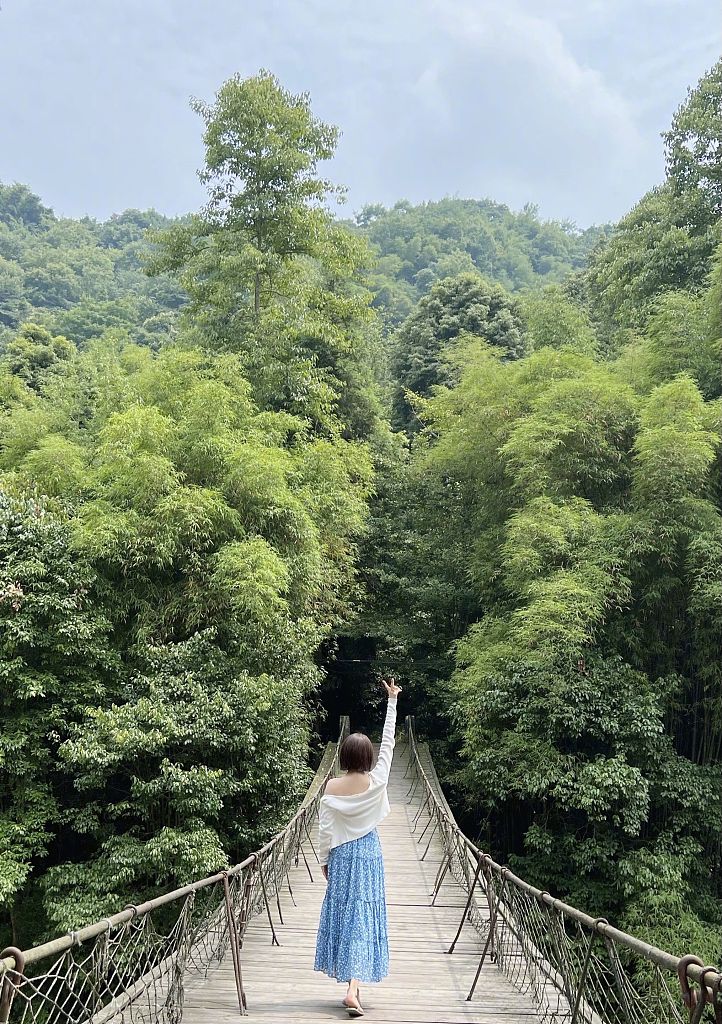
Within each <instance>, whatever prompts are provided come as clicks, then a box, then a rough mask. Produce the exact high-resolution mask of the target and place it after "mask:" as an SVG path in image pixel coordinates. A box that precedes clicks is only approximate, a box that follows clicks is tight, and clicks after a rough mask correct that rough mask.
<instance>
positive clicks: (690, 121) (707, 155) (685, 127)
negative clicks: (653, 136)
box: [664, 60, 722, 223]
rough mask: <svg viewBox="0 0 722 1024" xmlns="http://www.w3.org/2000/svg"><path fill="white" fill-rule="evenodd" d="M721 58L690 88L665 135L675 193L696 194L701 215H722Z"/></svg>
mask: <svg viewBox="0 0 722 1024" xmlns="http://www.w3.org/2000/svg"><path fill="white" fill-rule="evenodd" d="M721 139H722V60H719V61H717V63H716V64H715V65H714V67H713V68H711V69H710V71H708V72H707V74H706V75H704V76H703V77H702V79H701V80H700V81H699V83H698V84H697V86H696V88H694V89H690V90H688V93H687V98H686V100H685V101H684V103H683V104H682V105H681V106H680V108H679V110H678V111H677V112H676V114H675V115H674V119H673V121H672V126H671V128H670V129H669V131H668V132H666V133H665V135H664V141H665V146H666V153H667V174H668V176H669V180H670V182H671V183H672V186H673V188H674V191H675V194H676V195H678V196H679V195H689V194H690V193H694V194H696V195H697V197H698V201H699V218H700V219H701V220H706V221H707V222H709V223H714V221H715V220H717V218H719V216H720V215H722V142H721V141H720V140H721Z"/></svg>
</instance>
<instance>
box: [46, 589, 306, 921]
mask: <svg viewBox="0 0 722 1024" xmlns="http://www.w3.org/2000/svg"><path fill="white" fill-rule="evenodd" d="M249 613H250V614H254V613H255V609H252V608H251V609H249ZM128 690H129V693H130V695H132V698H131V699H129V700H127V701H125V702H124V703H122V704H112V705H110V706H105V707H92V708H90V709H89V711H88V714H87V717H86V719H85V721H84V722H83V724H82V727H77V728H76V729H75V730H74V734H73V735H72V736H71V738H69V739H68V740H67V741H66V742H65V743H64V745H63V746H62V748H61V751H60V753H61V757H62V759H63V762H64V764H65V766H66V768H67V770H68V771H69V773H70V774H72V776H73V777H74V779H75V785H76V788H77V789H78V791H79V796H80V799H81V800H82V811H81V812H80V813H79V814H78V815H77V818H76V828H78V830H79V831H80V832H81V833H82V834H84V835H85V837H86V841H87V840H92V841H93V843H94V845H95V847H96V853H95V855H94V856H93V857H92V858H91V859H90V860H89V861H84V862H83V863H81V864H78V863H72V862H70V863H61V864H59V865H57V866H56V867H52V868H50V870H49V871H48V873H47V875H46V877H45V879H44V881H43V887H44V890H45V892H46V899H47V902H48V905H49V908H50V915H51V919H52V921H53V923H54V925H55V926H56V927H57V928H60V929H65V928H69V927H71V926H72V925H73V923H74V922H75V923H77V921H78V919H79V916H78V915H79V912H80V914H81V919H82V920H93V919H95V918H97V917H99V916H102V915H103V914H109V913H112V912H114V911H115V910H116V909H117V907H119V906H122V905H123V902H124V901H126V900H128V899H130V898H131V897H133V896H134V895H135V894H137V893H139V892H146V893H152V892H156V891H158V890H160V891H162V890H163V889H167V888H169V887H170V886H171V885H172V884H173V883H174V882H176V881H178V880H184V879H189V878H202V877H204V876H206V875H208V874H211V873H213V872H214V871H216V870H218V868H219V867H222V866H224V865H226V864H228V863H229V862H230V863H235V862H237V861H238V860H240V859H241V858H242V856H243V855H245V853H246V851H248V850H249V849H253V848H254V847H257V846H259V845H260V844H261V843H262V842H263V841H264V839H265V838H266V837H267V836H268V834H269V833H270V832H271V831H272V830H273V828H274V827H275V825H276V823H277V821H278V820H279V817H283V816H288V815H289V814H290V813H291V812H292V810H293V807H294V803H295V801H297V799H298V796H299V794H300V793H301V792H302V791H303V788H304V786H305V783H306V782H307V774H306V771H305V769H304V755H305V751H306V746H307V743H308V732H307V726H306V721H305V716H304V713H303V711H302V701H301V697H302V692H301V689H300V688H299V685H298V684H296V685H293V683H292V682H291V681H290V680H288V679H284V680H280V679H274V678H273V677H270V676H267V675H261V676H257V677H254V676H251V675H249V674H248V672H247V671H246V670H245V669H244V667H243V661H242V660H241V659H239V658H237V657H234V656H231V655H228V654H227V653H225V652H224V651H222V650H221V649H219V646H218V643H217V642H216V638H215V637H214V635H213V632H212V631H208V632H205V633H197V634H196V635H195V636H194V637H192V638H191V639H190V640H188V641H185V642H183V643H179V644H173V645H170V646H164V647H151V648H149V649H148V650H147V651H146V652H145V653H144V655H143V657H142V660H141V665H140V667H139V670H138V672H137V674H134V675H133V676H131V678H130V679H129V681H128Z"/></svg>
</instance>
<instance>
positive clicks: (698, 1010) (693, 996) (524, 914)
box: [407, 718, 722, 1024]
mask: <svg viewBox="0 0 722 1024" xmlns="http://www.w3.org/2000/svg"><path fill="white" fill-rule="evenodd" d="M407 732H408V743H409V768H408V774H409V778H410V786H409V794H408V795H409V800H410V801H411V800H414V799H418V800H419V808H418V811H417V814H416V820H415V824H414V827H415V830H416V831H417V832H419V835H418V842H419V844H425V850H424V852H423V854H422V857H425V855H426V853H427V852H428V850H429V847H430V845H431V841H432V839H433V838H434V837H436V838H437V839H439V840H440V842H441V845H442V848H443V856H442V860H441V863H440V864H439V869H438V872H437V875H436V880H435V884H434V892H433V898H434V901H435V900H436V898H437V896H438V894H439V891H440V889H441V886H442V884H443V882H444V879H445V878H446V876H447V874H450V875H451V876H452V877H453V878H454V879H455V880H456V882H458V883H459V884H460V885H461V887H462V889H463V890H464V892H465V893H466V896H467V901H466V905H465V908H464V913H463V915H462V918H461V921H460V923H459V927H458V930H457V933H456V936H455V937H454V939H453V941H452V943H451V946H450V949H449V952H450V953H453V951H454V948H455V946H456V943H457V942H458V940H459V936H460V935H461V932H462V928H463V926H464V924H465V922H467V921H469V922H470V923H471V924H472V925H473V926H474V927H475V928H476V929H477V931H478V932H479V933H480V935H481V939H482V942H483V948H482V954H481V958H480V961H479V965H478V969H477V971H476V976H475V978H474V980H473V983H472V985H471V989H470V991H469V994H468V998H469V999H472V998H473V995H474V991H475V989H476V985H477V982H478V980H479V977H480V975H481V971H482V970H483V968H484V965H485V964H487V963H488V964H495V965H496V967H497V968H498V969H499V970H500V971H502V972H503V974H504V975H505V976H506V978H507V979H508V980H509V981H510V982H511V984H512V985H514V987H515V988H517V989H518V990H519V991H521V992H522V993H524V994H526V995H528V996H529V998H530V1000H531V1001H532V1003H533V1005H534V1007H535V1008H536V1010H537V1013H538V1019H539V1020H540V1021H542V1022H545V1024H546V1022H553V1024H561V1022H567V1021H568V1022H570V1024H686V1022H688V1021H691V1022H692V1024H699V1022H715V1024H722V973H721V972H720V970H719V969H717V968H715V967H705V966H704V964H703V963H702V961H701V960H700V959H699V958H698V957H695V956H691V955H690V956H685V957H681V958H680V957H676V956H673V955H672V954H670V953H666V952H664V951H663V950H660V949H656V948H655V947H652V946H649V945H647V944H645V943H643V942H641V941H640V940H639V939H637V938H635V937H634V936H632V935H627V934H626V933H624V932H621V931H619V930H618V929H616V928H613V927H612V926H611V925H610V924H609V923H608V922H607V921H606V920H604V919H602V918H597V919H594V918H591V917H590V916H589V915H587V914H584V913H582V912H581V911H579V910H577V909H576V908H575V907H571V906H569V905H568V904H565V903H563V902H562V901H561V900H558V899H554V898H553V897H552V896H551V895H550V894H549V893H548V892H543V891H541V890H539V889H536V888H534V886H531V885H529V884H528V883H527V882H525V881H524V880H523V879H521V878H519V877H517V876H516V875H515V874H514V873H513V872H512V871H511V870H510V869H509V868H507V867H502V866H501V865H499V864H497V863H496V862H495V861H494V860H493V859H492V858H491V857H490V856H489V854H485V853H484V852H483V851H482V850H480V849H479V848H478V847H477V846H476V845H475V844H474V843H472V842H471V840H470V839H468V838H467V837H466V836H465V835H464V834H463V833H462V832H461V831H460V829H459V827H458V825H457V824H456V821H455V820H454V817H453V815H452V813H451V811H450V810H449V807H448V804H447V803H446V800H445V798H444V795H443V792H442V790H441V787H440V785H439V782H438V779H437V777H436V773H435V771H434V768H433V763H432V762H431V760H430V758H428V757H426V756H424V754H423V753H422V752H420V750H419V746H418V744H417V741H416V737H415V735H414V728H413V719H411V718H409V719H407ZM424 762H425V764H424Z"/></svg>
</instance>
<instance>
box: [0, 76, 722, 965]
mask: <svg viewBox="0 0 722 1024" xmlns="http://www.w3.org/2000/svg"><path fill="white" fill-rule="evenodd" d="M195 109H196V112H197V114H198V116H199V119H200V126H201V131H202V135H203V144H204V150H205V163H204V166H203V168H202V170H201V180H202V181H203V183H204V186H205V188H206V192H207V197H206V203H205V204H204V205H203V207H202V208H201V209H200V210H199V211H197V212H195V213H190V214H188V215H187V216H184V217H181V218H168V217H165V216H162V215H161V214H159V213H157V212H155V211H154V210H146V211H140V210H126V211H125V212H123V213H119V214H117V215H115V216H113V217H111V218H110V219H109V220H107V221H105V222H98V221H95V220H92V219H90V218H84V219H81V220H73V219H68V218H63V217H60V216H57V215H56V214H55V213H54V212H53V210H52V209H51V208H50V207H49V206H47V205H45V197H38V196H36V195H35V194H33V192H32V191H31V190H30V189H29V188H27V187H26V186H24V185H22V184H17V183H16V184H11V183H8V184H2V185H0V674H1V678H2V684H3V685H2V688H1V690H0V701H1V702H2V721H3V727H2V731H1V733H0V939H2V941H3V944H8V943H12V944H13V945H18V946H21V947H27V946H29V945H31V944H32V943H33V942H37V941H41V940H43V939H46V938H48V937H51V936H53V935H55V934H56V933H57V932H59V931H60V932H62V931H66V930H68V929H71V928H77V927H78V926H80V925H82V924H85V923H88V922H90V921H93V920H95V919H97V918H101V917H103V916H105V915H108V914H111V913H113V912H115V911H116V910H117V909H119V908H121V907H123V906H124V905H125V904H126V903H128V902H139V900H140V899H141V898H147V897H149V896H151V895H153V894H157V893H159V892H161V891H163V890H165V889H168V888H171V887H173V886H174V885H176V884H182V883H185V882H186V881H188V880H189V879H190V878H194V877H200V876H203V875H207V874H209V873H211V872H213V871H216V870H218V869H219V868H221V867H223V866H225V865H228V864H231V863H235V862H237V861H239V860H240V859H241V858H242V857H243V856H245V855H246V854H247V853H248V852H249V851H250V850H252V849H254V848H255V847H256V846H258V845H260V844H261V843H262V842H264V841H265V840H266V839H267V837H268V836H269V835H271V834H272V833H273V831H274V830H275V829H276V828H278V827H279V825H280V824H281V823H282V822H283V821H284V820H285V819H286V818H287V817H288V816H289V815H290V813H292V811H293V809H294V807H295V805H296V803H297V801H298V798H299V796H300V795H301V794H302V793H303V791H304V789H305V787H306V785H307V783H308V780H309V778H310V775H311V770H312V767H313V766H314V758H315V757H316V756H317V753H318V750H319V748H320V743H321V740H323V739H326V738H330V737H332V736H333V735H334V734H335V729H336V725H337V720H338V719H337V716H338V714H339V713H340V712H346V713H348V712H350V713H352V715H353V716H354V721H355V722H356V723H357V724H358V725H359V726H362V727H364V726H365V727H367V728H370V729H372V728H374V725H375V723H376V719H377V718H378V715H377V712H376V707H377V705H378V702H379V700H380V695H379V694H378V692H377V690H376V689H375V688H374V675H375V673H376V672H377V671H378V670H388V671H393V672H394V673H396V674H397V675H398V676H399V678H400V680H401V681H402V683H403V686H404V703H405V708H404V711H405V713H412V714H414V715H415V716H416V720H417V727H418V729H419V731H420V732H422V733H423V734H424V735H425V736H426V737H427V738H428V739H429V740H430V742H431V743H432V746H433V750H434V753H435V757H436V759H437V763H438V765H439V766H440V770H441V773H442V776H443V779H442V781H443V783H444V785H445V787H446V789H447V791H448V793H449V795H450V800H451V802H452V804H453V806H454V810H455V812H456V814H457V816H458V818H459V820H460V821H462V822H463V824H464V827H465V829H466V831H467V832H468V833H469V835H472V836H474V837H476V838H478V839H479V841H480V842H481V844H482V845H483V846H484V848H486V849H488V850H489V851H490V852H491V853H492V854H493V855H494V856H495V857H497V858H498V859H500V860H502V861H504V862H506V863H508V864H510V865H511V866H512V867H513V869H514V870H515V871H517V872H518V873H519V874H521V875H522V876H523V877H525V878H527V879H528V880H529V881H530V882H532V883H533V884H535V885H539V886H540V888H543V889H548V890H550V891H551V892H553V893H554V894H555V895H558V896H561V897H563V898H565V899H566V900H568V901H569V902H571V903H573V904H575V905H576V906H579V907H581V908H583V909H584V910H586V911H587V912H589V913H590V914H592V915H594V916H604V917H607V918H609V920H613V921H614V922H615V923H616V924H618V925H619V926H621V927H623V928H625V929H627V930H629V931H633V932H634V933H635V934H636V935H639V936H640V937H642V938H643V939H645V940H646V941H648V942H650V943H653V944H654V945H657V946H660V947H662V948H665V949H670V950H673V951H675V952H681V951H686V950H687V949H694V950H695V951H696V952H698V953H699V955H700V956H701V957H704V958H705V962H706V963H715V962H719V961H720V960H721V959H722V664H721V663H720V649H721V648H722V457H721V456H722V248H721V243H722V236H721V235H720V218H721V217H722V154H721V153H720V145H719V140H720V138H722V62H720V63H718V64H717V65H715V66H714V67H713V68H712V69H711V70H710V71H709V72H708V73H707V74H706V75H705V76H704V77H703V78H702V80H701V81H700V82H699V83H698V84H697V85H696V86H695V87H694V88H692V89H690V91H689V92H688V95H687V96H686V98H683V99H682V101H681V104H680V106H679V109H678V110H677V112H676V114H675V116H674V119H673V121H672V123H671V125H670V126H669V129H668V131H667V132H666V133H665V135H664V138H663V143H662V144H663V146H664V154H665V162H666V175H665V179H664V180H663V181H662V182H660V183H659V185H658V186H657V187H655V188H653V189H652V190H651V191H650V192H648V193H647V194H646V195H644V196H642V197H641V198H640V200H639V201H638V203H637V204H636V206H634V208H633V209H632V210H630V211H629V213H627V214H626V216H624V217H623V218H622V220H621V221H620V222H619V223H617V224H606V225H598V226H593V227H589V228H586V229H580V228H578V227H577V226H576V225H574V224H573V223H571V222H556V221H548V220H544V219H543V218H541V217H540V215H539V211H538V210H537V209H536V208H535V207H534V206H533V205H528V206H526V207H524V208H523V209H522V210H520V211H516V212H515V211H512V210H510V209H509V208H507V207H506V206H504V205H503V204H500V203H497V202H494V201H493V200H491V199H488V198H486V199H461V198H446V199H442V200H439V201H434V202H427V203H422V204H419V205H413V204H411V203H409V202H406V201H399V202H397V203H396V204H395V205H394V206H393V207H391V208H387V207H384V206H382V205H367V206H365V207H363V208H362V209H361V210H360V212H358V213H356V214H355V215H354V216H345V217H342V218H339V217H337V216H336V215H335V214H334V213H333V212H332V209H333V207H334V206H335V205H336V204H335V201H336V199H338V198H339V197H341V196H342V194H343V189H342V188H341V187H340V186H339V185H338V184H336V183H335V182H333V181H330V180H328V179H326V178H325V177H323V171H322V166H321V165H323V164H324V163H325V162H326V161H328V160H329V159H330V158H331V157H332V156H333V154H334V151H335V148H336V146H337V142H338V137H339V132H338V129H337V128H336V127H334V126H333V125H330V124H327V123H325V122H323V121H321V120H320V119H319V118H318V117H317V116H315V114H314V113H313V110H312V108H311V103H310V99H309V97H308V96H307V95H305V94H304V95H295V94H293V93H291V92H289V91H288V90H286V89H285V88H284V87H283V85H282V84H281V83H280V82H279V81H278V80H277V79H276V78H275V77H274V76H273V75H272V74H271V73H269V72H265V71H264V72H260V73H259V74H257V75H255V76H253V77H250V78H242V77H240V76H236V77H233V78H231V79H229V80H228V81H226V82H225V83H223V84H222V85H221V87H220V88H219V90H218V92H217V94H216V96H215V97H214V99H213V100H212V102H210V103H203V102H200V101H199V102H197V103H195Z"/></svg>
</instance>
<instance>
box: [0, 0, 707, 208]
mask: <svg viewBox="0 0 722 1024" xmlns="http://www.w3.org/2000/svg"><path fill="white" fill-rule="evenodd" d="M721 52H722V17H721V16H720V10H719V3H718V0H0V97H1V100H0V102H1V104H2V106H1V107H0V110H1V116H0V126H1V134H0V181H3V182H10V181H21V182H23V183H25V184H27V185H29V186H30V187H31V188H32V189H33V191H35V192H37V193H38V194H39V195H40V196H41V197H42V199H43V201H44V202H45V203H46V204H47V205H49V206H52V207H53V209H54V210H55V211H56V213H58V214H60V215H65V216H82V215H84V214H89V215H91V216H93V217H97V218H99V219H105V218H107V217H108V216H110V215H111V214H112V213H115V212H119V211H121V210H123V209H126V208H128V207H136V208H140V209H144V208H146V207H149V206H153V207H155V208H156V209H158V210H160V211H162V212H163V213H167V214H177V213H185V212H187V211H189V210H195V209H198V208H199V207H200V206H201V204H202V202H203V197H204V192H203V188H202V186H201V184H200V182H199V181H198V178H197V174H196V172H197V169H198V168H199V167H200V166H201V164H202V161H203V148H202V141H201V122H200V119H199V117H198V115H196V114H195V113H193V111H192V110H191V109H190V106H189V101H190V98H191V97H194V96H195V97H198V98H199V99H202V100H206V101H210V100H212V99H213V95H214V93H215V92H216V90H217V89H218V87H219V86H220V84H221V83H222V82H223V81H224V80H225V79H226V78H228V77H229V76H230V75H232V74H235V73H237V72H239V73H240V74H241V75H244V76H245V75H251V74H254V73H255V72H256V71H258V69H259V68H267V69H268V70H270V71H272V72H273V73H274V74H276V75H277V76H278V77H279V79H280V80H281V82H282V84H283V85H284V86H285V87H286V88H288V89H290V90H292V91H293V92H309V93H310V96H311V102H312V106H313V109H314V112H315V113H316V114H317V115H318V116H319V117H321V118H323V119H324V120H326V121H331V122H333V123H334V124H337V125H339V127H340V128H341V130H342V136H341V141H340V143H339V147H338V151H337V154H336V156H335V158H334V160H333V161H332V163H331V165H329V166H328V167H327V168H325V169H324V173H325V174H326V175H327V176H330V177H332V178H333V179H334V180H335V181H337V182H339V183H341V184H344V185H346V186H347V187H348V198H347V203H346V207H345V210H343V211H342V212H343V213H344V215H349V214H351V213H352V212H353V211H355V210H359V209H360V208H361V207H362V206H363V205H364V204H365V203H369V202H381V203H384V204H386V205H392V204H393V203H395V202H396V201H397V200H399V199H408V200H410V201H412V202H420V201H423V200H427V199H438V198H441V197H443V196H449V195H458V196H463V197H472V198H482V197H490V198H492V199H495V200H497V201H498V202H503V203H506V204H508V205H509V206H510V207H512V208H513V209H518V208H519V207H521V206H522V205H523V204H524V203H527V202H531V203H536V204H537V205H538V206H539V208H540V212H541V214H542V215H543V216H545V217H549V218H558V219H569V220H573V221H575V222H576V223H577V224H578V225H580V226H587V225H588V224H591V223H601V222H606V221H612V220H616V219H618V218H619V217H620V216H622V215H623V214H624V213H625V212H626V211H627V210H628V209H629V208H630V207H631V206H632V205H633V204H634V203H635V201H636V200H637V199H639V198H640V196H641V195H642V194H643V193H644V192H646V191H647V190H648V189H649V188H651V187H652V186H653V185H655V184H656V183H658V182H659V181H660V180H661V179H662V177H663V174H664V154H663V144H662V140H661V138H660V133H661V132H663V131H664V130H665V129H666V128H667V127H668V126H669V124H670V121H671V118H672V115H673V113H674V111H675V109H676V108H677V107H678V106H679V104H680V103H681V102H682V100H683V99H684V97H685V94H686V91H687V88H688V86H691V85H694V84H695V83H696V82H697V80H698V79H699V77H700V76H701V75H702V74H703V73H704V71H705V70H707V69H708V68H709V67H711V65H712V64H713V63H714V62H715V61H716V60H717V59H718V57H719V55H720V53H721Z"/></svg>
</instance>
